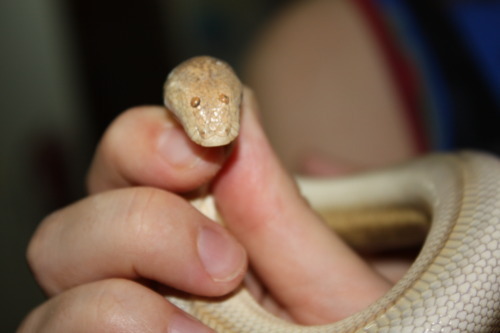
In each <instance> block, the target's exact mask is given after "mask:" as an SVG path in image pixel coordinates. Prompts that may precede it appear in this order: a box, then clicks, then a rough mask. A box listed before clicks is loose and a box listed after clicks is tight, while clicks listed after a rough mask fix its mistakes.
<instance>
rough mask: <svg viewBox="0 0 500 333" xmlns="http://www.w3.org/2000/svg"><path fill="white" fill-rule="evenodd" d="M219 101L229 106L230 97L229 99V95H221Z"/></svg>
mask: <svg viewBox="0 0 500 333" xmlns="http://www.w3.org/2000/svg"><path fill="white" fill-rule="evenodd" d="M219 101H221V102H222V103H224V104H229V97H227V95H224V94H220V95H219Z"/></svg>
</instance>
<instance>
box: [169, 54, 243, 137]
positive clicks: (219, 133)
mask: <svg viewBox="0 0 500 333" xmlns="http://www.w3.org/2000/svg"><path fill="white" fill-rule="evenodd" d="M242 89H243V86H242V84H241V82H240V80H239V79H238V77H237V76H236V74H235V73H234V71H233V69H232V68H231V67H230V66H229V65H228V64H227V63H226V62H224V61H221V60H218V59H215V58H212V57H208V56H200V57H194V58H191V59H188V60H186V61H184V62H183V63H181V64H180V65H178V66H177V67H176V68H174V69H173V70H172V71H171V72H170V74H169V75H168V78H167V81H166V82H165V86H164V98H165V106H166V107H167V108H168V109H169V110H170V111H171V112H172V113H173V114H174V115H175V116H176V117H177V119H178V120H179V122H180V123H181V125H182V126H183V127H184V130H185V131H186V133H187V134H188V136H189V137H190V138H191V140H193V141H194V142H196V143H197V144H200V145H202V146H205V147H214V146H222V145H226V144H228V143H230V142H231V141H233V140H234V139H235V138H236V136H237V135H238V132H239V118H240V103H241V95H242Z"/></svg>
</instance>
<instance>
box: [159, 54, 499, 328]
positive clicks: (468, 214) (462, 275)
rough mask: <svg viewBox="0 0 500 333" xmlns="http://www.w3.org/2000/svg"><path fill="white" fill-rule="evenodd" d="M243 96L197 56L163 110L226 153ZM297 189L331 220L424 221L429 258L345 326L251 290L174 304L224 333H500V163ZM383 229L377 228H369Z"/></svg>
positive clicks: (422, 167)
mask: <svg viewBox="0 0 500 333" xmlns="http://www.w3.org/2000/svg"><path fill="white" fill-rule="evenodd" d="M242 87H243V85H242V83H241V82H240V80H239V79H238V77H237V75H236V74H235V71H234V70H233V69H232V68H231V66H230V65H228V64H227V63H226V62H224V61H222V60H219V59H216V58H213V57H210V56H198V57H194V58H191V59H188V60H186V61H184V62H182V63H181V64H180V65H178V66H177V67H176V68H174V69H173V70H172V71H171V72H170V74H169V75H168V77H167V80H166V82H165V85H164V100H165V105H166V107H167V108H168V109H169V110H170V111H171V112H172V113H173V114H174V115H175V116H176V117H177V119H178V120H179V122H180V123H181V124H182V126H183V127H184V128H185V130H186V133H187V134H188V136H189V137H190V138H191V139H192V140H193V141H194V142H196V143H198V144H200V145H202V146H207V147H212V146H220V145H226V144H229V143H230V142H231V141H233V140H234V139H235V138H236V137H237V135H238V129H239V113H240V103H241V98H242V97H241V96H242ZM297 182H298V186H299V188H300V190H301V193H302V195H303V196H304V197H305V198H307V200H308V201H309V202H310V204H311V207H312V208H313V209H315V210H317V211H318V212H320V213H324V214H325V216H326V215H328V212H332V211H338V212H347V211H351V212H355V211H361V212H362V211H373V210H377V209H385V210H389V211H391V210H393V209H394V210H397V209H398V207H411V208H412V209H415V210H418V211H422V212H425V216H427V218H426V220H425V222H424V223H425V224H426V228H427V233H426V236H425V240H424V241H423V245H422V248H421V250H420V251H419V253H418V255H417V257H416V259H415V261H414V262H413V264H412V265H411V267H410V268H409V270H408V271H407V272H406V274H405V275H404V276H403V277H402V278H401V279H400V280H399V281H398V282H397V283H396V284H395V285H394V286H393V287H392V288H391V289H390V290H389V291H388V292H387V294H385V295H384V296H382V297H381V298H380V299H378V300H377V301H375V302H374V303H373V304H372V305H370V306H369V307H367V308H366V309H364V310H361V311H360V312H358V313H355V314H353V315H351V316H349V317H347V318H345V319H342V320H340V321H337V322H334V323H331V324H326V325H317V326H304V325H299V324H296V323H292V322H289V321H286V320H284V319H281V318H278V317H276V316H274V315H273V314H271V313H269V312H267V311H266V310H265V309H263V308H262V307H261V306H260V305H259V304H258V303H257V302H256V301H255V300H254V299H253V297H252V296H251V295H250V293H249V291H248V290H247V289H246V288H245V286H244V285H242V286H241V287H240V288H238V289H237V290H236V291H234V292H233V293H231V294H230V295H228V296H226V297H222V298H201V297H196V296H192V295H175V296H172V295H169V296H166V297H167V298H168V299H169V300H170V301H171V302H172V303H174V304H175V305H176V306H178V307H179V308H181V309H182V310H184V311H186V312H187V313H189V314H191V315H192V316H194V317H196V318H197V319H199V320H200V321H201V322H203V323H204V324H206V325H207V326H209V327H211V328H212V329H214V330H215V331H216V332H222V333H236V332H242V333H247V332H248V333H250V332H269V333H285V332H286V333H295V332H304V333H323V332H324V333H326V332H342V333H346V332H398V333H401V332H412V333H418V332H422V333H424V332H500V279H499V278H500V161H499V160H498V159H497V158H496V157H495V156H493V155H492V154H489V153H485V152H478V151H461V152H451V153H450V152H448V153H444V152H442V153H431V154H428V155H426V156H423V157H419V158H416V159H415V160H412V161H409V162H405V163H402V164H400V165H397V166H393V167H389V168H387V169H383V170H377V171H370V172H367V173H363V174H360V175H355V176H348V177H345V178H338V179H307V178H302V179H298V181H297ZM200 200H201V202H202V203H201V204H200V201H198V202H195V203H194V204H195V205H196V206H197V207H198V208H199V209H200V210H202V212H203V213H205V214H206V215H207V216H209V217H211V218H213V219H217V218H219V217H218V213H217V209H216V204H215V202H214V199H213V198H212V197H211V196H207V197H204V198H201V199H200ZM385 215H387V214H385ZM389 215H390V214H389ZM383 216H384V214H382V218H381V219H382V220H383ZM382 224H383V223H381V222H379V223H377V222H373V225H371V228H372V229H374V230H376V229H377V227H378V225H382ZM311 283H314V281H311Z"/></svg>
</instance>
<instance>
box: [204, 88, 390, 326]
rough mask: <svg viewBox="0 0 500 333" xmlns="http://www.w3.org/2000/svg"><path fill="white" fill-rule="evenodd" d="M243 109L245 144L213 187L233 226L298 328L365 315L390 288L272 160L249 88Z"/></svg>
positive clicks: (239, 143)
mask: <svg viewBox="0 0 500 333" xmlns="http://www.w3.org/2000/svg"><path fill="white" fill-rule="evenodd" d="M242 108H243V110H242V113H243V115H242V118H243V119H242V128H241V134H240V138H239V139H238V141H237V144H236V147H235V151H234V152H233V155H232V157H231V159H230V161H229V162H228V164H227V165H226V167H225V169H224V170H223V171H222V173H221V174H220V176H219V177H218V179H217V181H216V182H215V183H214V188H213V190H214V194H215V196H216V199H217V203H218V205H219V209H220V212H221V214H222V216H224V220H225V223H226V225H227V227H228V228H229V229H230V231H231V232H232V233H233V234H234V235H235V237H236V238H238V239H239V241H240V242H241V243H242V244H243V246H244V247H245V248H246V250H247V252H248V255H249V257H250V261H251V265H252V267H253V269H254V270H255V272H256V274H257V275H258V276H259V277H260V279H261V280H262V282H263V283H264V284H265V286H266V288H267V289H268V291H269V292H270V293H271V294H272V296H273V297H274V298H275V300H276V301H278V303H279V304H281V305H282V306H283V307H284V309H285V310H286V311H288V314H289V315H291V316H292V318H293V319H294V320H295V321H297V322H299V323H301V324H306V325H312V324H324V323H327V322H332V321H336V320H339V319H342V318H344V317H346V316H348V315H350V314H353V313H354V312H357V311H359V310H361V309H363V308H365V307H366V306H368V305H369V304H371V303H372V302H374V301H375V300H376V299H377V298H379V297H380V296H382V295H383V294H384V293H385V292H386V291H387V290H388V289H389V287H390V286H389V284H388V283H387V282H386V281H385V280H384V279H383V278H382V277H380V276H379V275H377V274H376V273H375V272H374V271H373V270H371V268H370V267H369V266H368V265H367V264H366V263H365V262H363V261H362V260H361V259H360V258H359V257H358V256H357V255H356V254H355V253H354V252H352V251H351V250H350V249H349V248H348V247H347V246H346V245H345V244H344V243H343V242H342V241H341V240H340V239H339V238H338V237H337V236H336V235H335V234H333V233H332V232H331V231H330V230H329V229H328V227H327V226H326V225H325V224H324V223H323V222H322V221H321V220H320V219H319V218H318V216H317V215H316V214H315V213H314V212H312V211H311V209H310V207H309V206H308V204H307V203H306V202H305V200H304V199H303V198H302V197H301V195H300V194H299V192H298V190H297V188H296V186H295V183H294V181H293V180H292V179H291V177H289V175H288V174H287V173H286V172H285V171H284V169H283V168H282V166H281V165H280V163H279V162H278V160H277V158H276V156H275V154H274V153H273V151H272V149H271V147H270V145H269V143H268V141H267V139H266V137H265V135H264V133H263V130H262V128H261V127H260V125H259V123H258V120H257V116H256V103H255V99H254V96H253V94H252V93H251V92H250V91H249V90H248V89H247V90H246V91H245V93H244V97H243V106H242Z"/></svg>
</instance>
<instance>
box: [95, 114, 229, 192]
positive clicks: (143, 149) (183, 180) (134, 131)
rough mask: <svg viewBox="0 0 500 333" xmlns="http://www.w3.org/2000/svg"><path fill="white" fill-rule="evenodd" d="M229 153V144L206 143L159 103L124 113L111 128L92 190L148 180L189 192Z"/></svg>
mask: <svg viewBox="0 0 500 333" xmlns="http://www.w3.org/2000/svg"><path fill="white" fill-rule="evenodd" d="M226 155H227V148H225V147H213V148H207V147H201V146H198V145H196V144H195V143H193V142H191V140H190V139H189V138H188V137H187V136H186V134H185V133H184V131H183V130H182V128H181V127H180V125H179V124H178V123H177V122H176V120H175V119H173V117H172V116H171V115H170V114H169V113H168V110H167V109H165V108H163V107H159V106H145V107H137V108H133V109H130V110H127V111H126V112H124V113H123V114H122V115H121V116H119V117H118V118H117V119H116V120H115V121H114V122H113V123H112V124H111V125H110V126H109V128H108V129H107V130H106V132H105V134H104V136H103V138H102V140H101V142H100V144H99V145H98V148H97V151H96V153H95V156H94V160H93V162H92V165H91V167H90V170H89V173H88V177H87V187H88V190H89V192H90V193H96V192H101V191H105V190H110V189H114V188H121V187H126V186H135V185H146V186H153V187H156V188H162V189H166V190H170V191H174V192H185V191H190V190H193V189H196V188H198V187H199V186H201V185H203V184H204V183H206V182H208V181H209V180H210V179H211V178H212V177H213V176H214V175H215V174H216V173H217V172H218V170H219V169H220V167H221V165H222V163H223V162H224V160H225V157H226Z"/></svg>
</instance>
